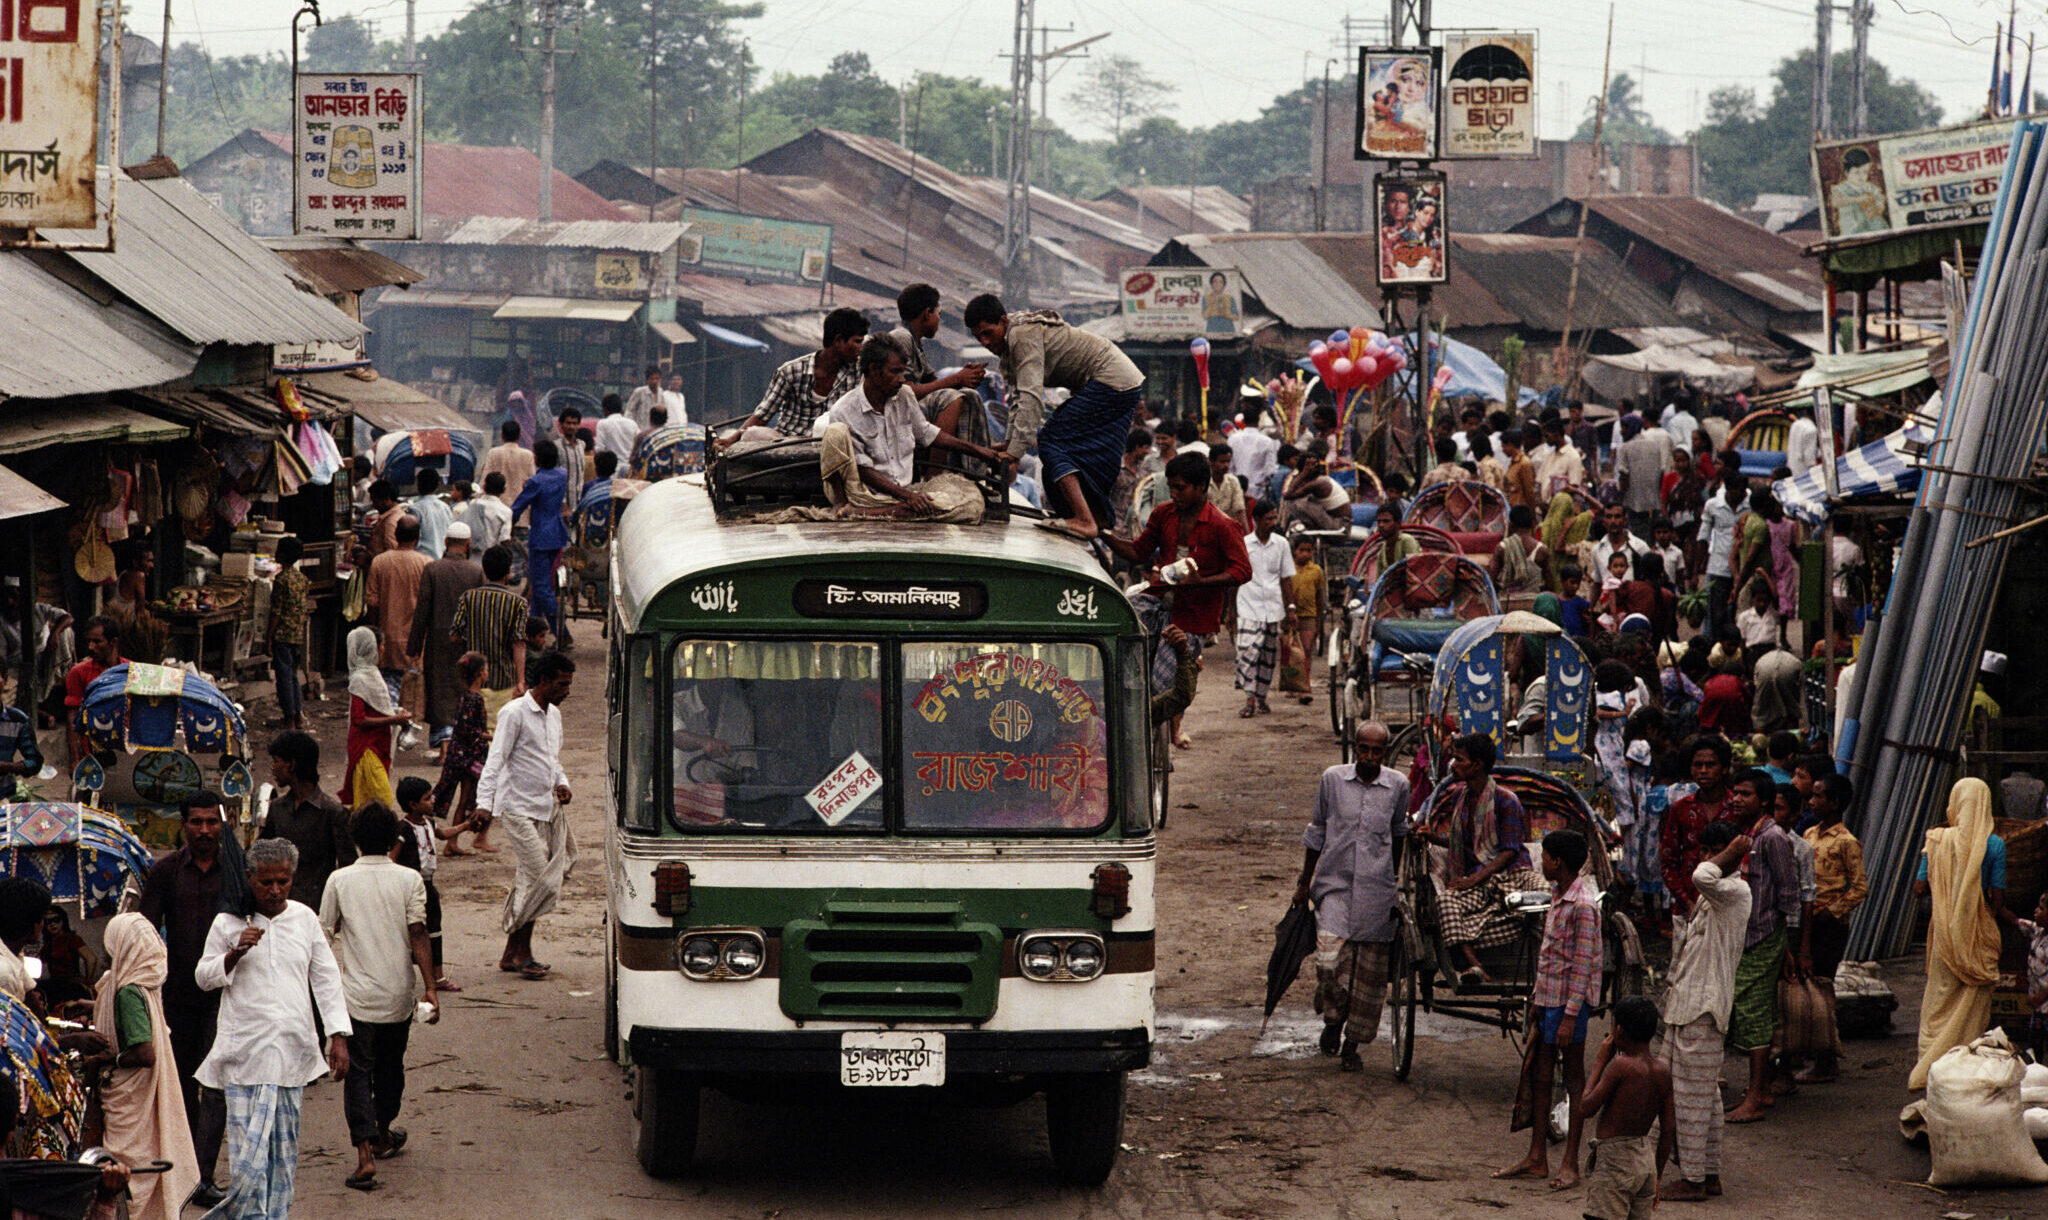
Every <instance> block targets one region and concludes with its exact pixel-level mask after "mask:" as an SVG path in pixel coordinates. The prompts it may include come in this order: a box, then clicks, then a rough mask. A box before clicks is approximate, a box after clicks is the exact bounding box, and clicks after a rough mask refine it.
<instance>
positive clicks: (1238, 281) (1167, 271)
mask: <svg viewBox="0 0 2048 1220" xmlns="http://www.w3.org/2000/svg"><path fill="white" fill-rule="evenodd" d="M1118 287H1119V289H1120V291H1119V294H1118V295H1119V296H1120V297H1121V298H1122V302H1123V317H1124V334H1125V335H1127V336H1129V337H1130V338H1133V339H1169V340H1179V339H1192V338H1194V337H1195V336H1197V335H1201V336H1203V337H1205V338H1209V339H1235V338H1237V337H1238V335H1239V334H1240V333H1241V332H1240V327H1241V326H1242V325H1243V323H1244V280H1243V278H1242V277H1241V276H1239V275H1238V273H1237V268H1235V267H1132V268H1130V269H1129V270H1127V271H1125V272H1124V273H1123V276H1122V278H1121V280H1120V281H1119V285H1118Z"/></svg>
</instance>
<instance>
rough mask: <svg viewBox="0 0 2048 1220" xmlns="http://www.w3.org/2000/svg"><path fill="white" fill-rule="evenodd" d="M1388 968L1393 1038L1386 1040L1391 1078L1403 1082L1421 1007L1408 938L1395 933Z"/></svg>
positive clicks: (1412, 1060) (1411, 1058)
mask: <svg viewBox="0 0 2048 1220" xmlns="http://www.w3.org/2000/svg"><path fill="white" fill-rule="evenodd" d="M1387 969H1388V973H1389V976H1390V977H1389V979H1388V983H1389V988H1388V996H1387V1004H1388V1006H1389V1007H1390V1008H1391V1009H1392V1016H1393V1018H1394V1020H1393V1027H1394V1029H1393V1037H1391V1038H1390V1039H1388V1045H1389V1046H1390V1047H1391V1048H1392V1050H1393V1052H1394V1079H1396V1080H1406V1079H1408V1073H1409V1071H1410V1070H1411V1069H1412V1068H1413V1067H1414V1066H1415V1010H1416V1009H1417V1008H1420V1007H1421V1006H1422V988H1421V986H1420V984H1419V982H1418V980H1417V978H1416V974H1415V963H1414V962H1413V961H1412V960H1410V958H1409V956H1408V938H1407V937H1406V936H1405V935H1403V934H1402V933H1401V932H1400V931H1398V930H1397V931H1396V932H1395V933H1394V945H1393V948H1392V949H1391V950H1389V951H1388V960H1387Z"/></svg>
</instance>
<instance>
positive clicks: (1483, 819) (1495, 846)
mask: <svg viewBox="0 0 2048 1220" xmlns="http://www.w3.org/2000/svg"><path fill="white" fill-rule="evenodd" d="M1495 758H1496V750H1495V748H1494V744H1493V738H1492V737H1489V736H1488V735H1486V734H1485V733H1469V734H1467V735H1465V736H1463V737H1460V738H1458V739H1457V740H1455V741H1454V742H1452V743H1451V774H1452V775H1453V776H1455V777H1456V780H1457V782H1455V783H1453V784H1452V785H1451V786H1450V788H1449V790H1448V799H1447V800H1446V802H1445V807H1446V813H1445V814H1444V815H1443V816H1442V817H1441V818H1440V819H1439V820H1438V821H1437V822H1436V823H1435V824H1433V825H1432V826H1431V827H1430V828H1429V829H1428V830H1427V831H1425V832H1424V837H1425V838H1427V839H1428V840H1429V841H1430V842H1431V843H1434V844H1435V845H1437V846H1438V847H1442V848H1445V849H1446V850H1447V853H1448V860H1447V861H1446V867H1445V868H1444V870H1443V871H1442V873H1441V874H1440V877H1441V879H1442V880H1441V884H1440V885H1439V887H1438V893H1437V909H1438V911H1439V913H1440V915H1441V916H1442V923H1443V937H1444V943H1445V944H1446V945H1449V946H1451V947H1453V948H1456V949H1458V950H1460V951H1461V952H1462V953H1463V955H1464V958H1465V961H1466V963H1467V967H1466V969H1464V970H1462V971H1460V972H1459V979H1460V981H1461V982H1465V981H1470V980H1472V979H1473V978H1474V977H1475V976H1476V978H1477V979H1478V980H1479V981H1484V980H1485V979H1486V972H1485V971H1484V970H1483V969H1481V968H1480V965H1479V954H1478V950H1480V949H1487V948H1491V947H1493V946H1495V945H1504V944H1507V943H1508V942H1510V941H1512V940H1514V939H1516V938H1517V937H1519V936H1520V935H1521V934H1522V917H1521V916H1520V915H1518V914H1515V913H1513V912H1511V911H1509V910H1508V909H1507V905H1506V902H1505V899H1506V897H1507V895H1508V893H1509V892H1510V891H1513V890H1536V889H1542V888H1544V881H1543V877H1542V875H1541V874H1540V873H1538V872H1537V871H1536V870H1535V868H1534V867H1533V866H1532V865H1531V863H1530V860H1529V847H1528V842H1527V840H1528V837H1529V818H1528V815H1527V814H1526V813H1524V812H1523V810H1522V802H1521V801H1520V800H1519V799H1518V798H1517V797H1516V796H1515V794H1514V793H1512V792H1510V791H1508V789H1507V788H1505V787H1504V786H1502V785H1501V784H1499V783H1497V782H1495V780H1494V778H1493V766H1494V762H1495Z"/></svg>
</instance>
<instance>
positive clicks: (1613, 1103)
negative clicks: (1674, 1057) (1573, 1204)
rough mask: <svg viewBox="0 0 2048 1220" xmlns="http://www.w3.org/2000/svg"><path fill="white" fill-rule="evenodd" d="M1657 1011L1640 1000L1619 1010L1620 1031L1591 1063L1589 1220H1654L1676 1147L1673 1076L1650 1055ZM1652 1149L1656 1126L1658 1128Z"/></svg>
mask: <svg viewBox="0 0 2048 1220" xmlns="http://www.w3.org/2000/svg"><path fill="white" fill-rule="evenodd" d="M1657 1021H1658V1018H1657V1006H1656V1005H1655V1004H1652V1003H1651V1002H1650V1001H1648V1000H1646V999H1644V998H1643V997H1641V996H1630V997H1628V998H1627V999H1624V1000H1620V1001H1617V1002H1616V1004H1615V1005H1614V1030H1613V1032H1612V1033H1609V1034H1608V1035H1607V1040H1606V1041H1605V1042H1602V1043H1601V1044H1600V1050H1599V1052H1598V1053H1597V1054H1596V1055H1594V1057H1593V1072H1592V1076H1593V1079H1592V1081H1591V1083H1589V1084H1588V1085H1587V1086H1586V1096H1585V1111H1586V1114H1587V1116H1588V1117H1591V1116H1593V1115H1595V1114H1597V1115H1599V1116H1600V1126H1599V1128H1598V1129H1597V1131H1596V1132H1595V1139H1596V1141H1597V1142H1596V1143H1595V1145H1594V1154H1593V1155H1594V1158H1595V1159H1594V1163H1593V1168H1592V1169H1591V1171H1590V1172H1589V1174H1588V1176H1587V1179H1586V1209H1585V1216H1586V1220H1650V1209H1651V1208H1653V1207H1655V1206H1656V1205H1657V1179H1658V1178H1659V1177H1661V1176H1663V1173H1664V1165H1665V1163H1666V1162H1668V1161H1669V1160H1670V1159H1671V1153H1672V1151H1673V1150H1674V1149H1675V1148H1676V1147H1677V1146H1678V1137H1677V1130H1678V1116H1677V1113H1676V1111H1675V1110H1674V1109H1673V1107H1672V1104H1671V1071H1670V1069H1668V1068H1666V1067H1665V1066H1664V1065H1663V1064H1662V1063H1659V1062H1658V1061H1657V1060H1656V1059H1655V1058H1654V1057H1652V1056H1651V1054H1650V1040H1651V1039H1652V1038H1654V1037H1656V1036H1657ZM1659 1120H1662V1121H1661V1123H1660V1124H1659V1132H1660V1134H1659V1135H1658V1137H1657V1143H1656V1146H1655V1148H1654V1150H1653V1149H1652V1147H1651V1144H1650V1142H1649V1140H1650V1124H1652V1123H1659Z"/></svg>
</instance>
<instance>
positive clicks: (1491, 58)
mask: <svg viewBox="0 0 2048 1220" xmlns="http://www.w3.org/2000/svg"><path fill="white" fill-rule="evenodd" d="M1449 76H1450V79H1451V80H1529V79H1530V73H1529V65H1528V64H1527V63H1525V62H1524V61H1523V59H1522V57H1521V56H1520V55H1517V54H1515V53H1514V52H1513V51H1512V50H1510V49H1508V48H1507V47H1504V46H1502V45H1500V44H1499V43H1497V42H1489V43H1486V44H1484V45H1482V46H1476V47H1473V48H1472V49H1471V50H1469V51H1467V52H1465V53H1464V54H1463V55H1460V56H1458V62H1457V63H1455V64H1452V65H1451V71H1450V74H1449Z"/></svg>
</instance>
